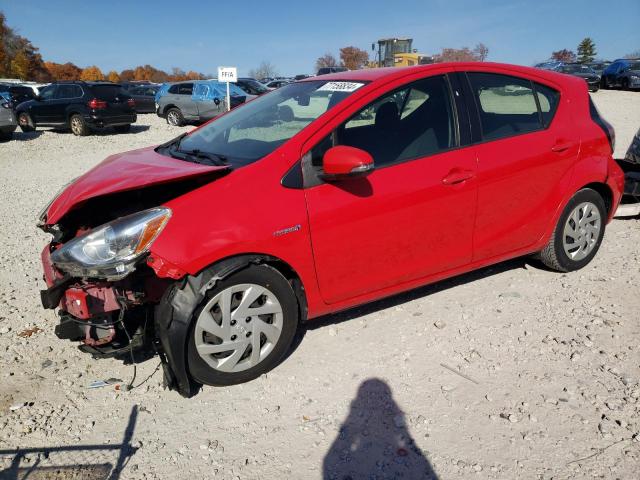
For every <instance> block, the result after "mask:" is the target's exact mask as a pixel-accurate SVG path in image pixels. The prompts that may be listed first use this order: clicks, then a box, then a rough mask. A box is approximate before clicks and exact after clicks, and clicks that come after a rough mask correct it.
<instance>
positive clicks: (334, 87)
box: [318, 82, 364, 92]
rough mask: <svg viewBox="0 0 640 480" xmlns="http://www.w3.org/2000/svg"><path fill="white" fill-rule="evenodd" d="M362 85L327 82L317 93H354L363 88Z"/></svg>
mask: <svg viewBox="0 0 640 480" xmlns="http://www.w3.org/2000/svg"><path fill="white" fill-rule="evenodd" d="M363 85H364V83H357V82H327V83H325V84H324V85H323V86H321V87H320V88H319V89H318V91H319V92H321V91H324V92H354V91H356V90H357V89H359V88H360V87H361V86H363Z"/></svg>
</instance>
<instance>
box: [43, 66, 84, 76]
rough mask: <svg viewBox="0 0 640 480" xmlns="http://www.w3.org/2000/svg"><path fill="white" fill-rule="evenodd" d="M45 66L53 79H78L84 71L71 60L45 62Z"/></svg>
mask: <svg viewBox="0 0 640 480" xmlns="http://www.w3.org/2000/svg"><path fill="white" fill-rule="evenodd" d="M44 67H45V68H46V69H47V71H48V72H49V75H50V76H51V79H52V80H78V79H79V78H80V74H81V73H82V69H81V68H80V67H78V66H76V65H74V64H73V63H71V62H67V63H65V64H60V63H55V62H44Z"/></svg>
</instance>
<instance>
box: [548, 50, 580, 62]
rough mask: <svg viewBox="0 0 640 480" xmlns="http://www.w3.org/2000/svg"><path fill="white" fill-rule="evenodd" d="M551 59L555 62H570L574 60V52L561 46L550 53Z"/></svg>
mask: <svg viewBox="0 0 640 480" xmlns="http://www.w3.org/2000/svg"><path fill="white" fill-rule="evenodd" d="M551 59H552V60H555V61H557V62H564V63H572V62H575V61H576V54H575V53H573V51H572V50H567V49H566V48H563V49H562V50H558V51H557V52H553V53H552V54H551Z"/></svg>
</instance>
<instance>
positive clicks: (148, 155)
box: [44, 147, 229, 225]
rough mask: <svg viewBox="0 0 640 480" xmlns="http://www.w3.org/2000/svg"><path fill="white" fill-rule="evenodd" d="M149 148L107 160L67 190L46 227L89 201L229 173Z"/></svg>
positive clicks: (50, 212)
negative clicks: (208, 175) (114, 194)
mask: <svg viewBox="0 0 640 480" xmlns="http://www.w3.org/2000/svg"><path fill="white" fill-rule="evenodd" d="M154 148H155V147H147V148H143V149H140V150H133V151H131V152H126V153H121V154H116V155H112V156H110V157H107V158H106V159H105V160H104V161H102V162H101V163H99V164H98V165H97V166H95V167H94V168H92V169H91V170H89V171H88V172H87V173H85V174H84V175H82V176H81V177H79V178H77V179H76V180H74V181H73V183H71V184H70V185H69V186H67V187H66V188H65V189H64V190H63V191H62V193H61V194H60V195H58V197H56V198H55V199H54V200H53V202H52V203H51V205H49V207H48V208H47V211H46V221H45V222H44V224H45V225H55V224H56V223H58V222H59V221H60V219H61V218H62V217H64V216H65V215H66V214H67V213H68V212H69V211H71V210H73V209H74V208H75V207H77V206H79V205H80V204H82V203H84V202H86V201H87V200H89V199H92V198H96V197H100V196H103V195H108V194H113V193H118V192H124V191H127V190H134V189H139V188H145V187H149V186H151V185H159V184H165V183H171V182H177V181H180V180H185V179H188V178H192V177H196V176H200V175H205V174H210V173H211V172H216V171H220V170H227V169H228V168H229V167H226V166H207V165H198V164H196V163H190V162H187V161H184V160H179V159H175V158H171V157H167V156H165V155H161V154H159V153H157V152H156V151H155V150H154Z"/></svg>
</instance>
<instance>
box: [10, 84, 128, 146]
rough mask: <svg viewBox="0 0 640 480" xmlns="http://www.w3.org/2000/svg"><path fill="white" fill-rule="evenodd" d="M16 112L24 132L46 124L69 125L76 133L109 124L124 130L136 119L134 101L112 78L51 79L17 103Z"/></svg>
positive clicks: (117, 129)
mask: <svg viewBox="0 0 640 480" xmlns="http://www.w3.org/2000/svg"><path fill="white" fill-rule="evenodd" d="M16 116H17V117H18V125H20V128H21V129H22V131H23V132H30V131H33V130H35V129H36V127H39V126H47V127H58V128H60V127H61V128H70V129H71V131H72V132H73V133H74V134H75V135H88V134H89V133H90V132H91V131H92V130H100V129H103V128H106V127H113V128H114V129H115V131H116V132H119V133H124V132H127V131H129V129H130V128H131V124H132V123H135V121H136V119H137V117H136V111H135V101H134V100H133V99H132V98H131V96H129V95H128V94H126V93H125V91H124V90H122V88H121V87H120V85H117V84H115V83H110V82H58V83H52V84H51V85H48V86H46V87H44V88H43V89H42V90H41V91H40V95H38V96H37V97H36V98H34V99H33V100H29V101H27V102H23V103H21V104H20V105H18V107H17V108H16Z"/></svg>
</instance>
